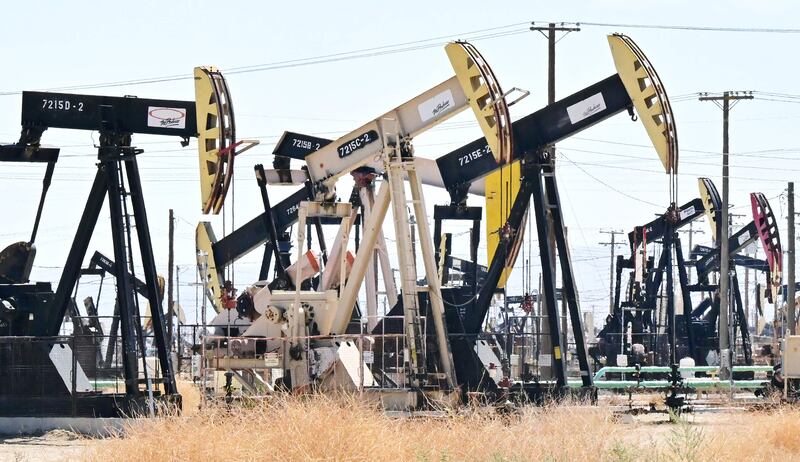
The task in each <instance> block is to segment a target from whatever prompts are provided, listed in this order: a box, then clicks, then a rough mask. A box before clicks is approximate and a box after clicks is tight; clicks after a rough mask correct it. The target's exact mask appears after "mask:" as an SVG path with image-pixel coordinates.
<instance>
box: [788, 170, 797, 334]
mask: <svg viewBox="0 0 800 462" xmlns="http://www.w3.org/2000/svg"><path fill="white" fill-rule="evenodd" d="M788 193H789V199H788V202H789V220H788V221H789V223H788V233H787V234H788V237H789V248H788V249H787V252H786V253H787V255H786V256H787V260H788V261H787V262H786V263H787V265H788V268H787V269H786V278H787V279H788V280H787V281H786V300H787V303H788V304H789V310H788V312H789V313H788V318H789V319H788V321H789V334H790V335H795V334H796V333H797V327H796V324H797V320H796V317H795V304H794V303H795V274H794V264H795V261H794V245H795V237H794V217H795V213H794V182H793V181H790V182H789V190H788Z"/></svg>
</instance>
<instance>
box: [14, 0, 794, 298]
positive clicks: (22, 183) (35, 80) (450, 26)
mask: <svg viewBox="0 0 800 462" xmlns="http://www.w3.org/2000/svg"><path fill="white" fill-rule="evenodd" d="M4 12H5V18H6V21H5V22H4V27H3V29H2V30H0V36H2V39H3V42H4V43H6V44H7V45H6V46H5V47H4V61H5V63H6V65H5V67H4V68H5V72H4V75H3V79H2V80H0V92H9V93H12V94H10V95H4V96H0V140H3V141H8V142H11V141H14V140H16V139H17V138H18V133H19V109H20V97H19V95H17V94H13V93H14V92H16V91H19V90H23V89H49V88H56V87H61V86H69V85H79V84H87V83H102V82H116V81H124V80H133V79H141V78H150V77H160V76H173V75H189V74H190V73H191V71H192V68H193V67H194V66H197V65H204V64H213V65H216V66H218V67H220V68H221V69H223V71H224V70H225V69H233V68H238V67H242V66H248V65H256V64H263V63H274V62H281V61H286V60H293V59H298V58H308V57H314V56H323V55H329V54H333V53H339V52H346V51H352V50H359V49H365V48H372V47H377V46H382V45H391V44H398V43H404V42H413V41H418V40H424V39H428V38H431V37H441V36H447V37H450V38H453V39H457V38H463V37H464V36H465V34H466V33H467V32H470V31H476V30H483V29H487V28H493V27H500V26H506V25H513V24H516V25H515V26H509V27H507V28H504V29H501V31H504V32H514V31H519V33H516V34H510V35H505V36H502V37H496V38H486V39H483V40H477V41H475V42H474V44H475V45H476V46H477V47H478V48H479V49H480V50H481V52H482V53H483V55H484V57H485V58H486V59H487V60H488V62H489V63H490V64H491V65H492V67H493V68H494V70H495V73H496V74H497V76H498V78H499V80H500V82H501V84H502V85H503V86H504V87H505V88H511V87H513V86H516V87H521V88H524V89H527V90H530V91H531V96H530V97H528V98H527V99H525V100H524V101H523V102H521V103H520V104H518V105H515V106H514V107H513V108H512V110H511V111H512V116H513V117H514V118H519V117H522V116H524V115H527V114H528V113H529V112H531V111H533V110H536V109H538V108H540V107H541V106H543V105H544V103H545V101H546V95H547V86H546V72H547V65H546V63H547V57H546V52H547V48H546V41H545V39H544V38H543V37H542V36H541V35H539V34H538V33H536V32H526V31H525V29H526V28H527V26H526V25H525V24H524V23H527V22H529V21H541V22H547V21H556V22H559V21H567V22H581V21H583V22H595V23H613V24H662V25H696V26H721V27H754V28H759V27H772V28H792V27H796V18H797V17H798V7H797V6H796V4H795V2H790V1H783V2H781V1H778V2H768V3H766V2H764V3H756V2H745V1H728V2H721V1H720V2H712V1H709V2H690V1H671V2H624V1H604V2H558V3H557V4H556V3H553V2H530V1H526V2H475V1H469V2H418V1H409V2H403V3H402V4H391V3H389V4H383V3H377V2H227V3H225V4H220V3H219V2H202V1H198V2H190V1H171V2H156V1H140V2H130V3H126V4H120V3H113V2H89V1H73V2H63V3H62V2H41V3H36V4H33V3H22V2H16V3H14V4H13V5H7V6H6V7H5V8H4ZM610 32H624V33H626V34H628V35H630V36H631V37H632V38H633V39H634V40H636V42H637V43H638V44H639V46H640V47H641V48H642V49H643V50H644V51H645V53H647V55H648V56H649V58H650V60H651V61H652V62H653V64H654V65H655V67H656V69H657V70H658V72H659V74H660V75H661V78H662V80H663V82H664V84H665V86H666V89H667V91H668V93H669V94H670V96H672V97H673V98H675V97H676V96H679V95H681V96H685V95H689V94H691V93H696V92H700V91H723V90H756V91H761V92H772V93H787V94H800V89H798V88H797V80H796V76H797V74H798V72H797V71H798V69H797V64H796V60H794V59H793V58H792V53H793V52H794V50H796V49H797V48H798V45H800V34H780V33H723V32H704V31H675V30H655V29H639V28H634V27H621V26H614V27H603V26H583V27H582V31H581V32H577V33H572V34H569V35H568V36H566V37H565V38H564V39H563V40H562V41H560V42H559V43H558V45H557V97H561V96H566V95H567V94H569V93H572V92H574V91H577V90H579V89H581V88H583V87H585V86H588V85H590V84H592V83H594V82H597V81H598V80H601V79H603V78H605V77H607V76H608V75H610V74H612V73H613V72H614V67H613V62H612V60H611V56H610V53H609V51H608V45H607V43H606V39H605V35H606V34H607V33H610ZM466 35H468V34H466ZM439 41H442V42H443V41H444V39H442V40H439ZM434 42H436V41H434ZM426 43H431V42H426ZM451 74H452V70H451V68H450V66H449V63H448V61H447V59H446V56H445V53H444V51H443V49H442V46H436V47H428V48H423V49H419V50H416V51H408V52H404V53H394V54H384V55H380V56H374V57H369V58H362V59H352V60H342V61H337V62H329V63H324V64H317V65H310V66H298V67H292V68H282V69H275V70H270V71H263V72H252V73H240V74H231V75H230V76H229V78H228V83H229V85H230V87H231V90H232V92H233V97H234V100H233V101H234V104H235V109H236V114H237V122H238V133H239V135H240V138H247V137H258V138H259V139H260V140H261V143H262V144H261V145H260V146H259V147H257V148H255V149H254V150H252V151H250V152H248V153H247V154H244V155H243V156H242V157H241V158H239V159H237V181H236V192H235V194H236V203H235V208H236V209H235V211H236V217H235V221H236V223H239V224H241V223H243V222H244V221H245V220H246V219H249V218H251V217H253V216H255V215H256V214H257V213H258V210H259V209H260V205H259V204H260V199H259V198H258V195H257V189H256V185H255V182H254V181H253V174H252V166H253V164H255V163H264V164H269V163H270V162H271V156H270V154H269V153H270V152H271V151H272V147H273V143H274V142H275V140H276V139H277V136H279V135H280V133H281V132H282V131H283V130H293V131H300V132H307V133H317V134H321V135H320V136H327V137H336V136H338V135H339V134H343V133H345V132H348V131H349V130H351V129H353V128H355V127H357V126H358V125H360V124H361V123H363V122H365V121H367V120H369V119H371V118H373V117H375V116H376V115H378V114H380V113H382V112H385V111H386V110H387V109H389V108H391V107H394V106H395V105H397V104H398V103H401V102H403V101H405V100H407V99H409V98H411V97H413V96H415V95H416V94H418V93H420V92H422V91H424V90H426V89H428V88H429V87H432V86H433V85H435V84H437V83H439V82H440V81H442V80H444V79H446V78H448V77H449V76H450V75H451ZM84 92H86V93H95V94H109V95H126V94H132V95H138V96H141V97H152V98H172V99H192V98H193V85H192V82H191V80H177V81H170V82H161V83H153V84H148V85H136V86H119V87H111V88H99V89H92V90H85V91H84ZM680 99H681V100H682V101H680V102H676V103H675V104H674V110H675V116H676V120H677V125H678V132H679V139H680V146H681V160H682V163H681V166H680V171H681V175H680V184H679V187H680V189H679V195H680V199H681V201H682V202H685V201H688V200H689V199H691V198H693V197H696V195H697V187H696V178H697V176H701V175H702V176H709V177H711V178H712V179H715V181H716V182H717V185H718V186H720V180H719V175H720V167H719V164H720V158H721V156H720V154H719V152H720V150H721V111H720V110H719V109H718V108H717V107H716V106H714V105H713V104H711V103H707V102H706V103H701V102H698V101H696V99H694V98H689V97H684V98H680ZM471 117H472V116H471V115H470V114H467V113H465V114H462V115H461V116H459V117H458V118H456V119H453V120H452V121H451V122H448V123H447V124H446V125H444V126H442V127H441V128H439V129H437V130H433V131H431V132H429V133H426V134H424V135H422V136H420V137H418V139H417V140H416V143H415V144H416V147H417V154H418V155H420V156H423V157H430V158H435V157H438V156H440V155H442V154H444V153H446V152H448V151H450V150H452V149H454V148H456V147H458V146H460V145H462V144H464V143H466V142H468V141H471V140H472V139H474V138H475V137H477V136H478V134H479V130H478V128H477V124H475V123H473V122H472V119H471ZM798 120H800V106H799V105H798V104H796V103H787V102H778V101H768V100H766V99H756V100H753V101H744V102H742V103H741V104H739V105H738V106H737V107H736V108H735V109H734V110H733V111H732V117H731V151H732V152H733V153H734V155H732V156H731V165H732V167H731V177H732V178H731V202H732V203H733V204H734V206H736V209H735V210H734V212H735V213H743V214H746V215H748V216H749V199H748V197H747V195H748V193H749V192H751V191H757V190H758V191H762V192H764V193H765V194H766V195H767V197H769V198H774V199H773V200H772V206H773V208H774V209H775V211H776V214H778V215H780V216H785V209H786V205H785V198H781V197H780V194H781V193H782V191H784V190H785V188H786V182H787V181H792V180H798V179H800V175H799V174H798V172H800V161H798V155H799V154H800V143H798V142H797V140H796V138H795V137H794V134H795V133H796V128H795V127H796V124H797V122H798ZM92 136H93V135H92V134H90V133H85V132H69V131H64V130H50V131H48V132H46V133H45V135H44V138H43V139H44V142H45V143H47V144H51V145H56V146H62V158H61V160H60V161H59V163H58V166H57V167H56V174H55V178H54V182H53V186H52V187H51V190H50V193H49V197H48V201H47V203H46V205H45V215H44V218H43V221H42V225H41V228H40V231H39V238H38V239H37V245H38V256H37V262H36V267H35V270H34V277H35V278H38V279H44V280H53V281H55V280H57V279H58V276H59V270H58V269H57V267H60V266H61V265H63V263H64V260H65V258H66V253H67V251H68V247H69V243H71V239H72V236H73V233H74V230H75V227H76V225H77V222H78V219H79V216H80V213H81V211H82V209H83V205H84V201H85V197H86V194H87V193H88V190H89V186H90V183H91V180H92V178H93V176H94V172H95V168H94V150H93V149H92V148H91V145H92V143H93V138H92ZM95 139H96V136H95ZM135 143H136V144H137V145H139V146H140V147H142V148H144V149H145V150H146V152H145V154H143V155H141V156H140V165H141V167H142V175H143V179H144V184H145V188H146V191H145V192H146V195H147V203H148V207H149V208H148V212H149V218H150V225H151V230H152V232H153V241H154V245H155V249H156V258H157V260H158V263H159V267H160V269H162V271H164V272H165V266H166V230H167V210H168V209H169V208H170V207H171V208H174V209H175V213H176V214H177V216H178V217H179V218H178V221H177V249H176V251H177V257H176V261H177V263H178V264H181V265H185V268H186V270H185V271H184V272H182V273H181V278H182V282H185V281H187V280H194V272H193V268H192V267H191V265H192V264H193V261H194V245H193V240H194V238H193V236H194V224H195V223H196V222H197V220H198V219H200V218H201V215H200V213H199V204H198V197H199V186H198V185H197V182H196V178H197V173H196V172H197V167H196V163H197V161H196V156H195V151H194V150H193V149H192V148H186V149H181V148H180V146H179V145H178V142H177V140H171V139H164V138H158V137H144V136H140V137H136V138H135ZM648 144H649V141H648V139H647V136H646V134H645V132H644V130H643V129H642V128H641V127H640V126H639V125H638V124H634V123H632V122H630V120H628V118H627V117H626V116H624V115H619V116H617V117H615V118H613V119H611V120H609V121H606V122H604V123H602V124H600V125H598V126H596V127H594V128H592V129H591V130H589V131H586V132H584V133H581V134H580V135H578V136H577V137H575V138H573V139H570V140H567V141H565V142H563V143H561V144H560V145H559V151H560V152H561V155H562V156H565V157H561V158H560V159H559V168H558V174H559V185H560V187H561V197H562V200H563V202H564V206H565V212H566V218H567V224H568V225H569V227H570V232H569V235H570V241H571V243H572V247H573V259H574V260H575V261H576V265H577V268H578V283H579V287H580V288H581V297H582V300H583V308H584V309H590V308H592V307H595V308H597V310H598V312H601V311H602V310H603V309H605V307H606V306H607V303H608V302H607V298H606V291H607V289H606V288H607V284H608V266H607V265H608V259H607V254H608V248H607V247H601V246H599V245H597V242H599V241H605V240H606V236H604V235H601V234H599V231H600V230H601V229H612V228H613V229H622V230H626V231H627V230H629V229H631V228H632V227H633V226H634V225H637V224H641V223H644V222H646V221H649V220H650V219H651V218H652V217H653V216H654V215H655V214H656V213H660V212H663V210H664V209H665V208H666V205H667V203H666V202H667V199H668V191H667V181H666V177H665V176H664V175H663V173H661V166H660V163H659V161H658V159H657V157H656V155H655V153H654V152H653V151H652V150H651V149H649V148H648V147H647V145H648ZM567 159H569V160H567ZM571 162H575V164H577V166H576V165H575V164H572V163H571ZM43 173H44V169H43V168H41V167H37V166H10V165H4V166H2V171H0V192H1V193H2V195H3V197H13V198H16V199H17V200H14V201H13V202H12V203H5V204H3V205H2V207H3V208H2V210H3V212H4V216H5V217H13V218H12V219H8V218H7V219H6V220H4V226H3V229H2V231H0V238H2V241H3V242H5V243H10V242H12V241H15V240H22V239H26V238H27V235H28V234H29V232H30V227H31V224H32V221H33V216H34V211H35V206H36V202H37V200H38V194H39V188H40V179H41V176H42V175H43ZM589 175H591V176H589ZM593 177H594V178H593ZM598 180H599V181H598ZM609 185H610V187H609ZM612 188H613V189H612ZM614 189H617V190H619V191H623V192H624V193H625V194H626V195H623V194H620V193H619V192H617V191H614ZM342 190H343V191H344V192H345V195H347V194H349V186H345V187H343V188H342ZM288 192H289V191H287V192H286V193H287V194H288ZM282 194H283V193H282V192H276V193H275V195H276V197H280V196H281V195H282ZM629 196H634V197H635V198H637V199H639V200H638V201H637V200H635V199H632V198H631V197H629ZM426 200H427V205H428V207H429V208H432V206H433V205H434V204H437V203H444V202H446V201H447V196H446V194H444V193H443V192H441V191H435V190H431V191H430V193H429V194H427V195H426ZM642 201H644V202H642ZM645 202H647V203H653V204H663V206H653V205H649V204H647V203H645ZM471 203H472V204H475V205H480V204H481V203H482V201H481V200H480V199H478V198H472V199H471ZM745 219H747V217H742V218H740V220H745ZM212 221H213V222H214V224H215V228H216V229H217V230H218V233H220V234H221V230H222V222H221V219H219V218H215V219H213V220H212ZM699 226H701V227H706V225H705V223H700V224H699ZM227 227H228V228H230V216H229V218H228V222H227ZM454 231H456V232H458V231H459V230H458V229H454ZM331 234H333V231H332V232H331ZM784 236H785V234H784ZM465 238H466V236H465ZM696 240H708V234H706V235H705V236H699V237H698V238H697V239H696ZM94 249H98V250H101V251H104V252H106V253H108V254H111V243H110V237H109V234H108V219H107V212H104V214H103V216H102V217H101V221H100V224H99V226H98V232H97V233H96V237H95V240H94V241H93V243H92V245H91V246H90V253H91V251H92V250H94ZM619 250H620V251H622V250H624V249H622V248H620V249H619ZM535 253H536V251H535V250H534V255H535ZM258 258H259V257H258V256H257V255H254V256H253V257H251V258H248V259H245V260H243V261H241V263H240V264H239V265H237V269H236V274H237V277H236V282H237V285H243V284H246V283H247V282H250V281H251V280H252V279H253V277H254V274H255V271H257V267H258V264H257V261H258ZM535 272H536V269H534V273H535ZM519 274H521V273H518V275H517V277H515V278H513V279H512V283H511V284H512V285H511V287H512V288H516V289H519V288H520V287H522V281H521V280H520V279H519ZM534 285H535V283H534ZM181 296H182V297H183V305H184V307H185V308H187V310H188V311H190V312H191V311H192V310H193V306H192V305H193V302H194V289H192V288H191V287H183V288H182V292H181Z"/></svg>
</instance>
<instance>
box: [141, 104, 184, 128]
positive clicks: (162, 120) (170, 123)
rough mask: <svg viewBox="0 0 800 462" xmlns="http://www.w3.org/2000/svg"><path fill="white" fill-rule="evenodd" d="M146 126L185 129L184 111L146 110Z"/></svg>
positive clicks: (166, 109)
mask: <svg viewBox="0 0 800 462" xmlns="http://www.w3.org/2000/svg"><path fill="white" fill-rule="evenodd" d="M147 126H148V127H156V128H179V129H184V128H186V109H184V108H180V107H153V106H149V107H148V108H147Z"/></svg>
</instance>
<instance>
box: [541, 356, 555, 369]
mask: <svg viewBox="0 0 800 462" xmlns="http://www.w3.org/2000/svg"><path fill="white" fill-rule="evenodd" d="M551 365H552V364H551V361H550V355H548V354H540V355H539V367H550V366H551Z"/></svg>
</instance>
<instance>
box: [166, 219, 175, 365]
mask: <svg viewBox="0 0 800 462" xmlns="http://www.w3.org/2000/svg"><path fill="white" fill-rule="evenodd" d="M168 252H169V254H168V255H169V256H168V257H167V268H168V269H167V344H168V345H169V347H170V351H171V349H172V317H173V316H174V314H175V308H174V306H173V305H174V302H175V299H174V298H173V297H172V295H173V290H174V287H173V283H172V281H173V276H174V267H175V214H174V212H173V210H172V209H169V251H168Z"/></svg>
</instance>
